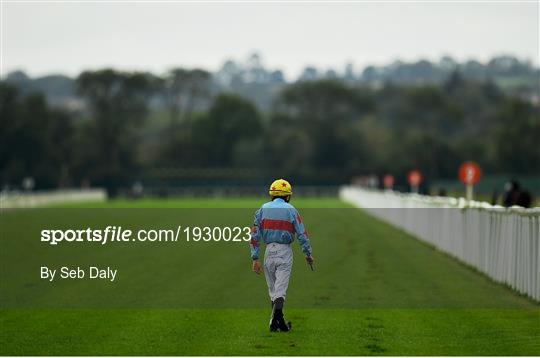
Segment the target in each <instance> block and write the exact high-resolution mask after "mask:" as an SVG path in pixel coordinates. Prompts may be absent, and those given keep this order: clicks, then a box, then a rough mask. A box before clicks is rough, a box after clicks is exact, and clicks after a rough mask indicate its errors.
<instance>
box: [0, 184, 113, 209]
mask: <svg viewBox="0 0 540 358" xmlns="http://www.w3.org/2000/svg"><path fill="white" fill-rule="evenodd" d="M106 199H107V193H106V192H105V190H103V189H65V190H51V191H36V192H28V193H26V192H0V209H10V208H34V207H39V206H46V205H52V204H61V203H69V202H89V201H92V202H95V201H105V200H106Z"/></svg>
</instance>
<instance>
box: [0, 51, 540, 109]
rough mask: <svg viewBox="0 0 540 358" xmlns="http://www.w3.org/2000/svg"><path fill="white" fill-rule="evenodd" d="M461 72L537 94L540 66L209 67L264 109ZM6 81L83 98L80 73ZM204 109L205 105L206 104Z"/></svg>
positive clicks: (214, 77) (55, 100) (259, 60)
mask: <svg viewBox="0 0 540 358" xmlns="http://www.w3.org/2000/svg"><path fill="white" fill-rule="evenodd" d="M454 71H458V72H459V73H461V74H462V75H463V77H464V78H466V79H470V80H474V81H486V80H491V81H493V82H494V83H495V84H496V85H497V86H498V87H499V88H501V89H502V90H503V92H505V93H507V94H511V95H516V96H520V97H523V98H531V97H533V98H536V99H538V95H539V94H538V78H539V76H540V69H538V68H536V67H535V66H534V65H533V64H532V63H531V62H530V61H528V60H522V59H519V58H516V57H515V56H511V55H501V56H495V57H493V58H491V59H489V60H487V61H485V62H479V61H477V60H474V59H469V60H467V61H462V62H459V61H457V60H456V59H454V58H452V57H450V56H443V57H441V58H440V59H439V60H438V61H428V60H418V61H412V62H405V61H400V60H396V61H393V62H392V63H390V64H387V65H378V66H375V65H369V66H366V67H364V68H357V67H355V66H354V64H353V63H346V64H345V65H344V66H343V67H342V68H337V67H330V68H318V67H315V66H306V67H305V68H304V69H303V70H302V71H301V73H300V74H299V75H298V76H295V77H294V78H293V77H291V76H290V74H289V77H287V76H286V75H285V74H284V72H283V71H282V70H280V69H279V68H269V67H268V66H267V65H265V61H264V58H263V56H261V55H260V54H259V53H257V52H254V53H251V54H249V55H248V56H247V57H246V58H244V59H228V60H226V61H224V62H223V64H222V66H221V67H220V68H219V69H218V70H217V71H215V72H211V92H212V94H214V95H215V94H217V93H221V92H231V93H235V94H238V95H239V96H241V97H244V98H247V99H249V100H251V101H252V102H254V103H255V104H256V105H257V107H258V108H259V109H260V110H261V111H264V112H266V111H269V110H271V109H272V106H273V103H274V102H275V100H276V95H277V94H278V93H279V92H280V91H281V90H282V89H283V87H284V86H286V85H288V84H291V83H294V82H303V81H318V80H325V79H326V80H342V81H344V82H346V83H348V84H354V85H362V86H372V87H379V86H381V85H382V84H384V83H387V82H392V83H394V84H397V85H418V84H441V83H443V82H444V81H446V79H447V78H448V77H449V76H450V75H451V73H453V72H454ZM4 80H5V81H6V82H7V83H9V84H12V85H14V86H16V87H18V88H19V89H20V91H21V93H22V94H23V95H26V94H30V93H32V92H42V93H44V94H45V95H46V98H47V101H48V103H49V104H51V105H54V106H64V107H65V106H67V107H74V106H77V105H79V104H80V103H79V102H80V101H79V100H80V97H79V96H78V94H77V91H76V87H77V86H76V83H75V80H76V78H71V77H69V76H66V75H62V74H49V75H46V76H40V77H34V78H32V77H30V76H28V75H27V74H26V73H24V72H23V71H13V72H11V73H8V74H7V75H6V76H5V78H4ZM165 106H166V104H165V103H164V102H163V101H162V100H161V98H160V97H159V96H155V97H154V98H153V100H152V101H151V108H152V109H162V108H164V107H165ZM201 109H204V110H206V109H207V107H204V106H203V107H202V108H201Z"/></svg>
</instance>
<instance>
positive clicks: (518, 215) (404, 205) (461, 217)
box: [339, 186, 540, 301]
mask: <svg viewBox="0 0 540 358" xmlns="http://www.w3.org/2000/svg"><path fill="white" fill-rule="evenodd" d="M339 195H340V198H341V199H342V200H344V201H346V202H349V203H351V204H353V205H355V206H357V207H360V208H362V209H364V210H366V211H367V212H369V213H371V214H372V215H374V216H375V217H377V218H379V219H381V220H383V221H385V222H388V223H390V224H392V225H393V226H396V227H398V228H401V229H403V230H404V231H406V232H407V233H409V234H411V235H413V236H416V237H417V238H418V239H420V240H422V241H425V242H427V243H429V244H431V245H433V246H435V247H436V248H438V249H439V250H441V251H444V252H446V253H448V254H450V255H452V256H454V257H456V258H457V259H459V260H460V261H462V262H465V263H466V264H468V265H470V266H473V267H475V268H476V269H478V270H479V271H481V272H483V273H485V274H486V275H487V276H489V277H491V278H492V279H493V280H495V281H497V282H501V283H504V284H507V285H509V286H510V287H512V288H513V289H514V290H516V291H518V292H520V293H522V294H525V295H527V296H529V297H532V298H533V299H534V300H536V301H540V208H534V209H524V208H519V207H512V208H508V209H507V208H503V207H501V206H492V205H489V204H487V203H481V202H474V201H471V202H468V201H466V200H465V199H463V198H461V199H456V198H447V197H431V196H423V195H417V194H403V193H398V192H393V191H380V190H371V189H365V188H360V187H352V186H347V187H342V188H341V189H340V193H339Z"/></svg>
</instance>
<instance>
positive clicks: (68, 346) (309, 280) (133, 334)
mask: <svg viewBox="0 0 540 358" xmlns="http://www.w3.org/2000/svg"><path fill="white" fill-rule="evenodd" d="M259 204H260V200H256V199H240V200H228V199H227V200H206V199H190V200H180V201H175V200H169V201H157V200H147V201H140V202H137V201H117V202H112V203H107V204H99V205H96V204H89V205H77V207H94V208H110V207H114V208H133V207H144V208H157V207H167V208H195V207H196V208H207V207H219V208H252V207H256V206H258V205H259ZM294 204H296V206H297V207H299V208H303V209H302V210H301V211H302V213H303V216H304V221H305V223H306V226H307V228H308V230H309V231H310V234H311V238H312V244H313V247H314V255H315V258H316V260H317V261H316V271H315V272H311V271H309V270H308V269H307V267H306V265H305V263H304V262H303V260H302V259H301V255H300V252H299V250H298V247H297V244H296V243H295V257H296V260H295V263H294V269H293V276H292V279H291V285H290V288H289V293H288V297H287V305H286V311H285V312H286V316H287V317H288V319H290V320H292V321H293V331H292V332H289V333H269V332H268V331H267V322H268V315H269V308H268V299H267V296H266V292H265V283H264V278H263V277H260V276H257V275H255V274H253V273H251V272H250V262H249V256H248V253H247V248H246V247H245V246H244V244H242V245H232V244H226V245H225V244H207V245H184V246H182V249H181V250H174V251H173V252H171V251H172V250H171V249H170V247H167V246H159V245H156V246H153V247H152V248H149V247H148V246H142V247H141V248H140V250H139V249H133V250H134V252H128V253H124V252H123V251H116V250H122V248H115V247H109V248H107V250H108V251H107V252H106V253H107V254H104V252H105V251H99V252H92V255H90V256H91V257H89V258H87V257H85V256H87V255H88V252H84V251H82V252H81V253H80V256H78V257H69V259H70V260H74V261H77V260H83V261H84V260H89V262H92V260H98V261H99V260H106V259H107V256H109V257H108V258H109V259H110V258H111V257H112V258H113V259H114V260H117V261H118V264H119V265H120V267H121V268H122V270H123V272H124V275H125V277H126V278H125V279H124V280H121V281H119V282H118V283H117V284H118V286H115V287H117V288H123V290H122V292H126V294H125V297H124V296H122V293H119V295H120V296H119V297H121V298H122V299H123V300H124V301H123V302H126V301H125V300H127V299H131V301H129V304H125V305H124V306H125V307H124V308H114V309H112V308H110V307H107V306H106V305H103V302H102V301H100V298H99V297H97V296H96V291H95V290H96V287H95V286H92V285H86V286H84V285H82V286H81V285H79V286H77V291H76V295H77V297H79V298H80V300H79V302H78V306H75V308H70V309H65V308H64V309H58V308H39V309H38V308H34V309H31V308H27V307H25V304H26V305H27V306H28V307H30V306H31V304H32V303H34V304H35V305H37V306H39V305H42V306H43V307H46V306H47V305H51V302H50V301H49V300H48V299H49V298H50V297H52V298H55V299H59V297H67V298H66V302H63V301H62V300H61V299H60V301H59V305H60V307H64V306H68V305H67V302H68V299H69V298H70V297H73V296H74V294H73V292H72V291H73V286H71V285H73V284H72V283H63V284H61V285H58V286H55V290H57V291H58V292H56V293H57V294H58V296H55V295H51V294H50V292H49V291H48V288H47V287H46V286H43V287H41V286H40V285H34V286H32V285H30V286H29V285H26V286H24V285H17V283H21V280H22V276H21V278H18V277H15V279H14V280H13V279H11V280H8V281H7V282H5V284H2V286H0V289H1V290H2V300H1V301H0V303H2V307H3V309H2V311H1V312H0V353H1V354H2V355H22V354H25V355H47V354H49V355H540V306H539V305H538V304H537V303H534V302H532V301H530V300H528V299H526V298H523V297H521V296H519V295H517V294H515V293H514V292H512V291H511V290H509V289H508V288H506V287H503V286H502V285H499V284H495V283H493V282H491V281H490V280H489V279H487V278H486V277H485V276H483V275H481V274H479V273H477V272H475V271H474V270H472V269H470V268H468V267H466V266H464V265H462V264H461V263H458V262H457V261H456V260H454V259H453V258H450V257H448V256H447V255H444V254H442V253H440V252H438V251H436V250H434V249H433V248H431V247H429V246H427V245H425V244H423V243H421V242H419V241H417V240H415V239H414V238H412V237H410V236H408V235H407V234H405V233H403V232H402V231H400V230H397V229H394V228H392V227H390V226H388V225H386V224H383V223H381V222H379V221H377V220H376V219H374V218H372V217H370V216H368V215H366V214H365V213H363V212H361V211H359V210H356V209H348V208H346V206H345V205H344V204H342V203H340V202H339V201H337V200H335V199H305V200H296V201H295V202H294ZM71 207H74V206H71ZM315 208H325V209H315ZM328 208H332V209H328ZM77 210H78V209H73V211H74V212H77ZM80 210H87V209H80ZM94 210H95V209H94ZM239 210H240V209H239ZM250 211H251V210H246V211H245V212H246V213H247V212H250ZM172 212H173V213H175V215H176V213H181V214H182V215H189V214H186V213H188V212H189V211H186V210H183V211H172ZM148 213H149V211H143V212H141V213H139V212H138V211H133V212H132V214H131V216H132V217H133V218H134V219H133V220H134V221H138V222H142V223H144V222H145V220H148V221H152V222H154V221H155V220H156V218H155V217H152V215H150V214H148ZM239 213H242V214H243V212H241V211H234V210H232V209H231V210H221V211H220V215H222V216H223V218H224V220H225V219H227V217H228V215H229V216H230V217H231V218H233V217H234V218H236V216H237V215H238V214H239ZM53 214H55V212H54V211H53V212H52V213H49V214H48V215H53ZM25 215H28V213H26V212H13V213H7V214H6V213H2V215H1V216H0V224H2V227H3V228H2V232H4V234H5V233H6V232H11V231H10V230H9V226H10V225H13V226H14V227H19V226H21V225H22V223H27V224H26V226H27V227H28V228H29V230H30V229H31V227H32V225H31V223H30V224H29V223H28V220H27V217H25ZM163 220H164V221H166V220H168V218H165V217H164V218H163ZM249 220H251V218H248V219H246V221H249ZM6 227H7V228H8V229H6ZM0 240H1V241H2V243H4V241H6V240H5V235H2V237H0ZM23 244H24V243H21V244H20V245H17V244H14V243H13V242H12V241H8V243H7V246H5V245H4V246H3V247H4V249H6V248H7V249H8V250H3V251H4V254H3V255H2V253H0V255H2V257H1V258H2V262H3V264H2V270H3V271H4V272H5V268H6V267H8V265H10V264H12V263H15V262H17V260H20V259H21V258H20V257H18V256H17V255H18V254H17V253H20V252H21V251H22V249H21V247H20V246H22V245H23ZM10 245H11V246H10ZM23 247H24V246H23ZM56 252H59V253H61V250H57V251H56ZM93 255H94V256H93ZM97 255H100V256H97ZM134 255H135V257H137V263H138V265H128V264H127V261H128V259H133V257H134ZM60 257H61V256H60ZM157 258H159V263H157V260H156V259H157ZM67 259H68V258H66V260H67ZM122 265H124V266H122ZM149 265H154V266H156V265H163V266H158V268H167V270H161V271H160V272H161V274H159V275H155V274H152V273H149V274H148V276H145V274H144V272H143V271H141V268H144V267H149ZM176 266H179V267H180V268H181V269H178V270H175V269H174V267H176ZM130 280H131V283H130ZM137 282H140V283H141V285H140V286H141V287H139V288H138V291H137V294H136V295H133V294H132V292H133V290H134V287H135V286H136V284H137ZM122 285H125V287H123V286H122ZM7 291H9V292H10V294H7ZM11 293H12V294H11ZM70 293H71V295H70ZM101 293H102V294H103V295H106V294H107V293H106V292H101ZM23 294H24V295H25V296H24V297H27V300H28V302H26V303H24V304H23V303H19V305H20V307H17V303H13V299H14V297H22V296H17V295H23ZM132 296H136V297H132ZM101 297H103V296H101ZM81 300H82V301H81ZM171 302H174V303H175V304H173V305H171ZM64 303H65V305H64ZM85 306H86V307H89V308H85ZM6 307H7V308H6ZM160 307H165V308H160Z"/></svg>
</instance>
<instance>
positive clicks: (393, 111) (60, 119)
mask: <svg viewBox="0 0 540 358" xmlns="http://www.w3.org/2000/svg"><path fill="white" fill-rule="evenodd" d="M75 83H76V91H77V94H78V96H80V97H81V98H82V99H83V100H84V103H85V109H84V110H79V111H69V110H66V109H62V108H57V107H51V106H50V105H48V104H47V101H46V99H45V97H44V95H43V94H41V93H33V94H24V93H23V94H21V93H20V91H19V90H18V89H17V87H15V86H12V85H10V84H8V83H5V82H2V83H1V84H0V117H1V122H0V126H1V130H0V184H1V185H2V187H3V188H17V187H20V185H21V182H22V180H23V179H24V178H27V177H32V178H34V180H35V182H36V188H52V187H67V186H79V185H83V184H84V185H87V184H90V185H93V186H103V187H106V188H107V189H108V190H109V193H110V194H112V195H114V194H115V193H116V192H117V190H118V189H119V188H123V187H128V186H130V185H132V184H133V183H134V182H135V181H142V182H143V183H150V184H151V185H164V184H165V183H167V184H169V185H170V184H173V185H175V184H176V185H177V184H183V183H190V184H205V183H214V184H218V183H250V182H252V183H253V182H260V181H261V180H265V181H267V180H268V179H269V178H273V177H279V176H281V177H287V178H290V179H291V180H293V181H294V182H295V183H298V184H338V183H345V182H348V181H350V180H351V178H353V177H356V176H360V175H371V174H377V175H382V174H385V173H391V174H394V175H395V176H396V177H397V179H398V182H399V181H404V178H405V175H406V173H407V172H408V171H409V170H411V169H413V168H415V169H419V170H421V171H422V172H423V173H424V175H425V177H426V179H428V180H435V179H441V178H455V176H456V172H457V168H458V167H459V165H460V164H461V163H462V162H463V161H465V160H474V161H476V162H478V163H479V164H480V166H481V167H482V168H483V170H484V172H485V173H513V174H538V173H539V172H540V151H539V150H538V138H540V119H539V117H538V111H539V107H538V105H537V104H534V103H532V102H531V101H529V100H526V99H522V98H519V97H516V96H512V95H509V94H507V93H505V92H503V91H502V90H501V89H500V88H499V87H498V86H497V85H495V84H494V82H492V81H489V80H486V81H477V80H471V79H467V78H465V77H464V76H463V75H462V74H461V73H460V72H459V71H454V72H452V73H451V75H450V76H449V77H448V78H447V79H446V80H445V81H443V82H442V83H440V84H418V85H414V86H412V85H403V84H395V83H391V82H387V83H384V84H381V85H380V86H367V85H362V84H355V83H350V82H347V81H345V80H343V79H322V80H313V81H299V82H296V83H293V84H287V85H285V86H283V88H282V89H281V90H280V91H279V92H278V93H276V94H275V100H274V101H273V103H272V106H271V109H270V110H268V111H264V112H263V111H261V110H260V109H259V108H258V107H257V106H256V105H255V104H254V103H253V102H252V101H250V100H248V99H246V98H243V97H241V96H238V95H236V94H231V93H223V92H222V93H213V92H212V76H211V74H210V73H208V72H206V71H203V70H197V69H196V70H187V69H181V68H179V69H175V70H172V71H170V72H169V73H168V74H167V76H163V77H158V76H155V75H152V74H150V73H141V72H123V71H118V70H114V69H104V70H98V71H89V72H84V73H82V74H81V75H80V76H79V77H78V78H77V79H76V82H75ZM157 97H158V98H160V99H161V100H162V101H163V103H164V109H161V110H159V111H155V110H152V105H151V104H152V103H151V102H152V101H154V100H155V98H157ZM203 104H204V105H203ZM205 169H213V170H214V171H212V170H206V171H204V170H205ZM223 169H227V170H225V171H223ZM230 169H233V170H230ZM201 170H202V172H204V173H206V174H205V175H202V176H201V175H200V174H198V175H199V176H197V175H191V174H189V173H200V172H201ZM164 173H166V174H164ZM186 173H188V174H186ZM246 173H247V174H246Z"/></svg>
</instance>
